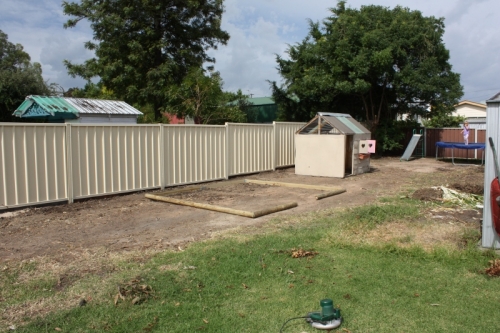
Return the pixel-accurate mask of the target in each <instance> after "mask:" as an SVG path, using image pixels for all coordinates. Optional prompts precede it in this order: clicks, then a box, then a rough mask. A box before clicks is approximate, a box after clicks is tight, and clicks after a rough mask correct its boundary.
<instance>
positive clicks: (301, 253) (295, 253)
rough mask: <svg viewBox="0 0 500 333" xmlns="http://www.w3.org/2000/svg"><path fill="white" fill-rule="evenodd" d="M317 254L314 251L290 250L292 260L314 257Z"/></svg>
mask: <svg viewBox="0 0 500 333" xmlns="http://www.w3.org/2000/svg"><path fill="white" fill-rule="evenodd" d="M317 254H318V252H316V251H314V249H311V250H308V251H305V250H303V249H298V250H295V249H292V258H304V257H314V256H315V255H317Z"/></svg>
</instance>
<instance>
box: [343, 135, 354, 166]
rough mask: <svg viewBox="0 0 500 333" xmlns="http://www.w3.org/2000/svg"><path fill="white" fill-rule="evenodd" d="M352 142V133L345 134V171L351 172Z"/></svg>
mask: <svg viewBox="0 0 500 333" xmlns="http://www.w3.org/2000/svg"><path fill="white" fill-rule="evenodd" d="M353 143H354V135H347V136H346V140H345V173H346V175H350V174H352V150H353Z"/></svg>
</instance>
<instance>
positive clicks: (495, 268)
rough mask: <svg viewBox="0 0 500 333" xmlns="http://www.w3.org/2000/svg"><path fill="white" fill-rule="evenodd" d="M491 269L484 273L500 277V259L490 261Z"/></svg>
mask: <svg viewBox="0 0 500 333" xmlns="http://www.w3.org/2000/svg"><path fill="white" fill-rule="evenodd" d="M489 264H490V267H488V268H486V269H485V270H484V272H485V273H486V274H488V275H489V276H500V259H495V260H490V261H489Z"/></svg>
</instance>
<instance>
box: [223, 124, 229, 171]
mask: <svg viewBox="0 0 500 333" xmlns="http://www.w3.org/2000/svg"><path fill="white" fill-rule="evenodd" d="M225 126H226V140H225V142H224V150H225V151H224V163H225V165H226V177H225V178H226V179H229V123H225Z"/></svg>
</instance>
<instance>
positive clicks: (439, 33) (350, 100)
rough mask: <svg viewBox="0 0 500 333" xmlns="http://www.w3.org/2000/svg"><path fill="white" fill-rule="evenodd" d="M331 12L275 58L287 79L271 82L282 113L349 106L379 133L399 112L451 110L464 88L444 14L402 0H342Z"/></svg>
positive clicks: (295, 116) (297, 116)
mask: <svg viewBox="0 0 500 333" xmlns="http://www.w3.org/2000/svg"><path fill="white" fill-rule="evenodd" d="M331 13H332V15H331V16H330V17H328V18H326V19H325V20H324V21H323V22H322V24H320V23H314V22H310V30H309V34H308V36H307V37H306V38H305V39H304V40H303V41H302V42H300V43H298V44H296V45H293V46H290V47H289V48H288V50H287V53H288V57H286V58H285V57H281V56H277V62H278V70H279V73H280V74H281V76H282V77H283V80H284V83H283V85H281V86H278V85H277V84H276V83H275V82H272V83H271V85H272V88H273V97H274V99H275V100H276V102H277V103H278V105H280V107H281V111H282V114H281V118H283V119H285V120H296V121H297V120H300V121H305V120H309V119H310V118H311V117H312V116H313V115H314V114H315V113H316V112H318V111H323V112H344V113H350V114H351V115H352V116H354V117H355V118H357V119H359V120H362V121H364V122H366V123H367V124H368V125H369V127H371V129H372V131H374V130H376V128H377V126H378V125H379V124H381V123H382V120H384V119H386V118H387V119H388V120H392V119H395V118H396V115H397V114H420V115H423V114H426V113H427V111H426V110H427V109H429V107H431V108H430V109H431V110H440V112H444V113H449V112H451V111H452V110H453V106H454V105H455V104H456V103H457V102H458V99H459V98H460V97H461V96H462V86H461V85H460V75H459V74H457V73H454V72H453V71H452V66H451V65H450V63H449V52H448V50H447V49H446V48H445V45H444V43H443V39H442V37H443V34H444V28H445V27H444V20H443V19H442V18H435V17H424V16H423V15H422V13H421V12H419V11H412V10H410V9H408V8H402V7H399V6H398V7H395V8H394V9H390V8H387V7H381V6H374V5H370V6H362V7H361V8H360V9H352V8H347V7H346V5H345V2H344V1H340V2H338V4H337V7H336V8H332V9H331ZM384 122H385V121H384ZM386 123H387V122H386Z"/></svg>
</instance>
